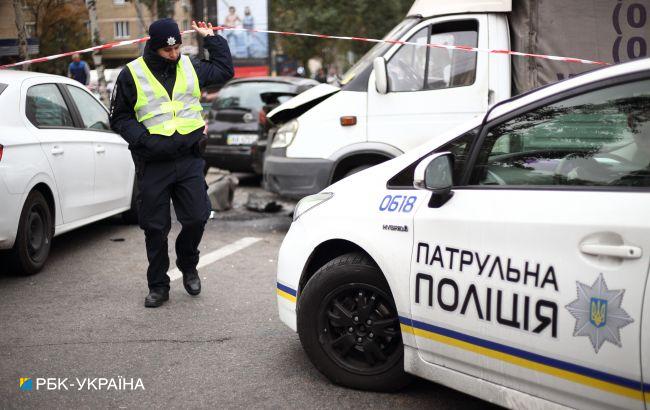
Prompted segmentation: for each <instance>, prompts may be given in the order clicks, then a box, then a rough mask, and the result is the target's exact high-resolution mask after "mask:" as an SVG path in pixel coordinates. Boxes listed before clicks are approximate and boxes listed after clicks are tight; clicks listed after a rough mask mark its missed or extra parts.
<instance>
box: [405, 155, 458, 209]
mask: <svg viewBox="0 0 650 410" xmlns="http://www.w3.org/2000/svg"><path fill="white" fill-rule="evenodd" d="M453 175H454V155H453V154H452V153H451V152H440V153H436V154H433V155H430V156H428V157H426V158H425V159H423V160H422V161H420V163H419V164H418V166H417V167H416V168H415V175H414V178H413V187H415V188H416V189H422V190H427V191H431V192H432V195H431V200H430V201H429V207H431V208H439V207H441V206H442V205H444V204H445V203H446V202H447V201H448V200H449V199H450V198H451V197H452V196H454V192H453V191H452V190H451V188H452V185H453Z"/></svg>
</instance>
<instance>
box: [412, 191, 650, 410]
mask: <svg viewBox="0 0 650 410" xmlns="http://www.w3.org/2000/svg"><path fill="white" fill-rule="evenodd" d="M567 202H570V203H574V204H575V205H574V206H573V207H572V209H567V207H565V206H562V205H566V204H567ZM585 203H589V204H595V205H596V206H593V207H590V208H589V209H585V208H583V207H581V206H580V204H585ZM549 204H551V205H550V206H549ZM552 204H555V206H554V205H552ZM622 204H623V207H622V209H621V205H622ZM649 207H650V196H649V195H647V194H629V195H628V196H627V197H626V198H625V199H624V200H623V201H621V198H620V194H615V193H608V194H605V195H604V196H603V194H602V193H593V192H591V193H589V192H584V193H580V194H579V195H575V193H567V192H544V191H523V192H514V193H512V192H502V191H499V190H493V191H481V190H457V191H456V193H455V195H454V197H453V198H452V199H451V200H450V201H449V203H447V204H445V205H444V206H443V207H442V208H439V209H432V208H427V207H421V208H420V209H419V210H418V213H417V214H416V223H415V231H414V235H415V241H414V244H415V245H414V248H415V249H414V253H413V255H414V256H413V269H414V270H413V271H412V272H413V274H414V276H412V279H411V282H412V283H411V286H412V288H411V291H412V295H413V296H412V298H411V300H412V315H413V319H414V320H419V321H420V322H422V323H423V324H424V325H423V326H420V328H423V329H421V330H422V334H423V335H424V336H426V337H421V338H418V347H419V348H420V351H421V355H422V358H423V359H424V360H427V361H430V362H433V363H436V364H440V365H445V366H450V367H454V368H456V369H459V370H461V371H464V372H467V373H470V374H473V375H475V376H477V377H480V378H483V379H486V380H491V381H492V382H496V383H498V384H504V385H508V386H510V387H513V388H516V389H518V390H522V391H529V392H530V393H531V394H535V395H542V396H545V397H553V396H562V399H563V400H562V401H564V402H568V403H573V404H575V405H578V404H580V405H585V404H586V403H582V402H580V401H577V400H578V397H593V398H594V402H593V403H589V405H593V406H602V405H603V403H608V404H607V405H608V406H610V405H611V406H621V405H622V404H624V405H623V407H628V408H641V407H639V405H640V404H641V403H642V402H640V401H639V400H638V395H639V391H640V382H639V381H640V380H641V374H640V368H639V365H638V351H639V349H640V345H639V342H640V341H639V337H638V335H639V331H640V324H641V322H640V318H641V305H640V304H639V303H638V302H639V301H640V300H641V298H642V296H643V294H642V292H643V289H642V288H641V287H639V286H638V283H643V281H645V278H646V275H647V266H648V263H649V261H650V259H649V257H648V251H646V252H645V256H643V257H641V258H638V259H633V260H624V261H623V260H620V261H607V262H605V263H602V262H599V261H598V259H597V258H593V257H591V256H589V255H585V254H583V253H582V252H580V250H579V244H580V243H581V242H583V241H584V240H585V239H586V238H588V237H590V236H593V234H594V233H605V232H609V233H614V234H617V235H620V236H621V238H622V239H623V241H624V242H625V243H628V244H633V245H636V246H640V247H642V248H643V249H646V250H647V249H650V221H649V223H646V224H642V225H638V216H637V215H640V214H642V213H643V212H645V211H644V209H650V208H649ZM531 215H535V222H534V223H531V218H530V216H531ZM602 215H612V216H611V217H610V218H608V220H607V221H602ZM459 221H462V225H460V224H459ZM438 249H439V251H438ZM601 285H603V286H607V288H608V289H610V290H611V291H612V292H613V291H616V292H621V298H620V299H621V300H620V306H613V302H609V303H610V306H609V308H610V311H611V310H612V309H613V308H614V307H617V308H620V309H622V311H620V313H621V316H622V317H623V319H624V320H623V323H621V324H617V326H618V325H621V327H620V328H616V329H614V330H612V331H613V332H615V333H616V332H620V336H619V335H616V336H617V337H615V338H613V339H612V340H606V341H605V343H603V344H600V343H601V340H597V341H596V345H595V346H594V345H593V344H592V342H591V341H590V338H589V337H581V336H578V335H576V336H574V332H576V331H577V329H576V326H577V322H578V319H576V318H575V317H574V316H573V315H572V313H571V310H570V308H569V307H570V306H571V304H572V303H575V301H576V300H578V301H582V299H584V296H583V295H581V294H579V292H582V290H581V289H580V287H581V286H582V287H583V288H585V289H586V288H589V289H592V288H595V287H597V286H601ZM431 289H432V291H431ZM581 298H582V299H581ZM594 298H596V297H595V296H594ZM607 298H610V296H607V295H605V296H601V297H600V299H603V300H608V299H607ZM581 324H582V325H583V326H584V325H585V323H581ZM427 325H429V326H434V327H435V328H434V329H433V330H432V329H431V328H429V329H428V330H429V331H428V332H427ZM608 331H609V329H608ZM612 341H615V342H618V343H620V346H619V345H617V343H612ZM599 344H600V345H599ZM611 380H616V382H611ZM567 381H570V382H571V383H566V382H567ZM531 386H533V387H531ZM603 391H604V392H605V394H602V392H603ZM611 392H616V393H615V394H611ZM618 393H620V394H618ZM630 396H632V397H630ZM599 403H600V404H599Z"/></svg>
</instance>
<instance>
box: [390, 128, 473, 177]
mask: <svg viewBox="0 0 650 410" xmlns="http://www.w3.org/2000/svg"><path fill="white" fill-rule="evenodd" d="M479 130H480V127H476V128H474V129H473V130H471V131H467V132H466V133H464V134H463V135H461V136H459V137H457V138H455V139H454V140H452V141H449V142H448V143H446V144H444V145H442V146H440V147H438V148H436V149H435V150H433V151H432V152H429V153H427V154H426V155H424V156H423V157H421V158H419V159H418V160H417V161H415V162H414V163H412V164H411V165H409V166H408V167H406V168H404V169H403V170H402V171H400V173H399V174H397V175H395V176H394V177H392V178H391V179H390V180H389V181H388V184H387V185H388V188H390V189H406V188H413V177H414V174H415V168H417V166H418V165H419V164H420V161H422V160H423V159H425V158H426V157H428V156H429V155H431V154H434V153H436V152H447V151H449V152H451V153H452V154H454V175H453V182H454V183H456V182H458V181H460V178H461V176H462V172H463V169H464V168H465V163H466V161H467V158H468V157H469V153H470V148H471V146H472V142H473V141H474V140H475V139H476V137H477V135H478V132H479Z"/></svg>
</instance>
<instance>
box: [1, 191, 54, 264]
mask: <svg viewBox="0 0 650 410" xmlns="http://www.w3.org/2000/svg"><path fill="white" fill-rule="evenodd" d="M52 234H53V223H52V213H51V212H50V207H49V205H48V204H47V201H46V200H45V198H44V197H43V194H41V193H40V192H38V191H32V192H30V193H29V195H28V196H27V200H25V205H23V210H22V211H21V213H20V221H19V222H18V232H17V234H16V243H15V244H14V247H13V249H12V250H11V252H10V254H9V265H10V267H11V271H13V272H16V273H19V274H22V275H33V274H35V273H37V272H38V271H40V270H41V269H42V268H43V265H45V261H46V260H47V257H48V256H49V254H50V246H51V244H52Z"/></svg>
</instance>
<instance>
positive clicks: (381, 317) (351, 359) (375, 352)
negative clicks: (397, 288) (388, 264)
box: [297, 253, 412, 391]
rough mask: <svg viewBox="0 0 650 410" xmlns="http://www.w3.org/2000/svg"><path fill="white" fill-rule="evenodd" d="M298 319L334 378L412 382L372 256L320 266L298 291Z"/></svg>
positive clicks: (309, 347)
mask: <svg viewBox="0 0 650 410" xmlns="http://www.w3.org/2000/svg"><path fill="white" fill-rule="evenodd" d="M297 321H298V323H297V325H298V335H299V337H300V342H301V343H302V346H303V348H304V350H305V352H306V353H307V356H308V357H309V359H310V360H311V361H312V363H313V364H314V365H315V366H316V368H317V369H318V370H319V371H320V372H321V373H323V374H324V375H325V376H326V377H327V378H328V379H330V380H331V381H332V382H333V383H335V384H339V385H342V386H346V387H351V388H355V389H361V390H373V391H395V390H399V389H401V388H403V387H404V386H406V385H407V384H408V383H409V382H410V381H411V378H412V377H411V376H410V375H408V374H407V373H406V372H405V371H404V346H403V344H402V335H401V330H400V325H399V317H398V313H397V309H396V308H395V303H394V301H393V297H392V295H391V292H390V288H389V286H388V283H387V282H386V280H385V279H384V276H383V274H382V272H381V270H380V269H379V268H378V267H377V265H376V264H375V263H374V262H373V261H372V260H371V259H370V258H369V257H368V256H366V255H364V254H362V253H348V254H345V255H343V256H339V257H337V258H335V259H333V260H332V261H330V262H329V263H327V264H326V265H325V266H323V267H322V268H320V269H319V270H318V271H317V272H316V273H315V274H314V276H313V277H312V278H311V279H310V280H309V281H308V282H307V285H306V286H305V288H304V290H303V291H302V293H301V294H300V295H299V298H298V305H297Z"/></svg>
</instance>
